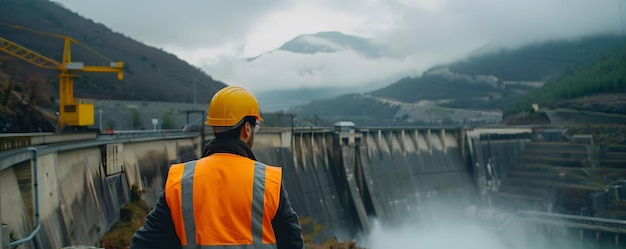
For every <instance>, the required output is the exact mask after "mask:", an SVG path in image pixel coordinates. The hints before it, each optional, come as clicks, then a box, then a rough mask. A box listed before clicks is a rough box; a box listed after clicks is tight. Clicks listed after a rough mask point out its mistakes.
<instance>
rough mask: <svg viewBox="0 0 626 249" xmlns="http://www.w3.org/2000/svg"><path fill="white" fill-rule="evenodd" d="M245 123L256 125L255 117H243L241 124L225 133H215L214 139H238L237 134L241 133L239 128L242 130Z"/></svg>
mask: <svg viewBox="0 0 626 249" xmlns="http://www.w3.org/2000/svg"><path fill="white" fill-rule="evenodd" d="M246 123H250V125H252V126H254V125H256V117H255V116H245V117H244V118H243V122H242V123H241V124H240V125H239V126H237V127H236V128H235V129H231V130H228V131H225V132H219V133H217V132H216V133H215V138H216V139H239V134H240V133H241V128H243V126H244V125H246ZM253 128H254V127H253Z"/></svg>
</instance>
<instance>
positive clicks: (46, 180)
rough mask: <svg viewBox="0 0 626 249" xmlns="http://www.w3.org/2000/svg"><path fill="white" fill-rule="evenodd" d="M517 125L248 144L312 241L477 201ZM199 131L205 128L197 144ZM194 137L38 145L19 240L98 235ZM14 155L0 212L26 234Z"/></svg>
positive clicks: (504, 161)
mask: <svg viewBox="0 0 626 249" xmlns="http://www.w3.org/2000/svg"><path fill="white" fill-rule="evenodd" d="M344 128H345V129H344ZM525 131H526V130H522V131H519V130H515V131H510V132H508V131H506V132H503V131H502V130H493V129H485V130H482V131H480V130H478V129H461V128H458V127H381V128H368V129H357V128H355V127H347V128H346V127H335V128H334V129H333V128H297V129H281V128H275V129H272V128H266V129H262V131H261V132H260V133H259V134H257V135H256V137H255V143H254V146H253V148H252V150H253V152H254V153H255V155H256V157H257V159H258V160H259V161H261V162H264V163H267V164H269V165H274V166H280V167H282V168H283V179H284V181H283V183H284V187H285V189H286V190H287V192H288V194H289V198H290V200H291V203H292V206H293V208H294V209H295V210H296V212H297V213H298V215H299V217H300V218H301V219H300V221H301V223H302V225H303V229H304V236H305V240H307V241H313V242H316V243H320V242H322V243H323V242H324V240H326V239H328V238H333V237H334V238H337V239H340V240H348V239H353V238H356V237H358V236H359V235H361V234H367V233H369V232H370V230H371V229H372V227H373V226H374V225H373V224H374V223H375V222H378V223H380V224H382V225H387V226H397V225H400V224H408V223H410V224H416V223H421V221H423V220H427V219H430V218H432V216H433V215H438V214H440V212H439V211H441V210H443V209H446V210H454V211H457V212H458V211H462V210H464V209H466V208H467V207H469V206H471V205H475V204H476V203H488V202H489V201H490V199H489V198H491V197H492V196H493V195H487V194H483V193H484V192H489V191H491V192H489V193H492V192H494V188H495V189H496V190H497V187H498V186H499V182H500V181H501V180H502V179H505V177H506V175H505V174H502V173H499V172H500V171H501V170H506V169H507V167H516V165H517V164H514V163H513V162H516V161H518V158H519V157H520V151H521V150H523V149H524V148H525V143H526V142H527V138H525V137H516V136H520V135H519V134H520V133H524V132H525ZM498 134H499V135H498ZM503 134H504V135H503ZM506 134H509V135H506ZM211 138H212V137H211V135H207V134H205V138H204V139H205V140H208V139H211ZM201 141H202V139H200V136H199V135H198V134H190V133H189V134H185V135H180V136H171V135H169V136H168V137H153V138H145V139H113V138H111V139H109V140H95V141H91V140H85V141H80V142H76V143H73V144H70V145H69V146H68V145H58V146H55V145H42V146H40V147H38V148H40V149H39V152H38V155H37V169H38V177H37V181H35V182H37V183H38V187H37V188H38V190H39V199H38V200H39V204H40V214H39V215H40V218H41V224H42V226H41V231H40V232H39V234H38V235H37V236H36V237H35V240H34V242H33V243H29V244H26V245H25V248H33V246H34V245H37V247H38V248H59V247H63V246H67V245H80V244H82V245H94V244H97V243H99V242H98V241H99V238H101V237H102V235H104V233H105V232H106V231H108V230H109V229H110V228H111V226H112V225H113V224H115V222H116V221H117V220H119V218H120V215H119V209H120V208H121V207H122V206H123V205H124V204H126V203H127V202H128V201H129V200H130V192H131V191H130V189H131V187H132V186H136V187H137V191H139V192H141V193H142V198H143V199H144V200H145V202H146V203H147V204H148V205H149V206H152V205H153V204H154V202H155V201H156V199H157V197H158V195H159V194H160V192H161V191H162V190H163V186H164V183H165V180H166V176H167V171H168V169H169V166H170V165H171V164H172V163H178V162H184V161H189V160H194V159H197V158H198V157H199V156H200V151H201V148H202V146H201V145H200V144H201ZM14 151H15V150H10V151H8V152H5V153H3V154H2V155H1V156H0V179H1V182H0V193H2V195H0V203H1V204H2V205H1V207H2V210H1V214H2V216H1V218H2V221H3V222H5V223H7V224H8V225H9V227H10V229H11V231H12V232H13V233H14V234H15V236H16V237H17V238H23V237H25V236H27V235H28V234H29V233H30V231H32V230H33V223H34V216H33V212H34V203H35V202H34V201H33V196H32V192H33V191H32V190H33V186H34V185H33V178H34V175H33V172H34V171H33V164H34V161H33V160H32V159H31V158H30V157H28V156H24V155H29V154H28V153H29V151H22V152H19V153H14ZM7 153H8V154H7ZM12 153H14V154H15V155H14V156H10V154H11V155H12ZM16 158H17V159H16Z"/></svg>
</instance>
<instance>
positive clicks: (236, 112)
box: [205, 86, 263, 126]
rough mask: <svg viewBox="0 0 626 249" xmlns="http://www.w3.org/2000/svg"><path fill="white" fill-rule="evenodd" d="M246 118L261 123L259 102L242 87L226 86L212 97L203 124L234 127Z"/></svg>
mask: <svg viewBox="0 0 626 249" xmlns="http://www.w3.org/2000/svg"><path fill="white" fill-rule="evenodd" d="M246 116H254V117H256V119H257V120H259V121H263V119H262V118H261V113H260V111H259V102H257V100H256V98H255V97H254V95H252V93H250V92H249V91H248V90H246V89H244V88H243V87H238V86H228V87H225V88H222V89H221V90H219V91H218V92H217V93H215V95H213V98H212V99H211V103H210V104H209V110H208V115H207V117H206V122H205V124H206V125H209V126H235V125H237V124H238V123H239V121H241V120H242V119H243V118H244V117H246Z"/></svg>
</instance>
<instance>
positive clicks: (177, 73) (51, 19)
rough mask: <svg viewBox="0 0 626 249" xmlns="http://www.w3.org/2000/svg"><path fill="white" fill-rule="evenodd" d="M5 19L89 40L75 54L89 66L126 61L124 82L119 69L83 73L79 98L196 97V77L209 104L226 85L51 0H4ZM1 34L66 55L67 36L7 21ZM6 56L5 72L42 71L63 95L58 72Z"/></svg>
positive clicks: (1, 15) (17, 75) (18, 75)
mask: <svg viewBox="0 0 626 249" xmlns="http://www.w3.org/2000/svg"><path fill="white" fill-rule="evenodd" d="M0 23H4V24H12V25H19V26H22V27H24V28H30V29H34V30H38V31H42V32H47V33H52V34H59V35H65V36H69V37H72V38H74V39H76V40H78V41H79V42H80V43H81V44H82V45H84V46H81V45H77V44H73V45H72V50H71V52H72V59H73V60H74V61H82V62H84V63H85V65H103V64H104V63H108V62H109V61H110V60H111V61H123V62H124V63H125V67H124V80H121V81H118V80H117V78H116V75H114V74H106V73H82V74H81V75H80V76H81V77H80V78H79V79H75V84H74V95H75V97H77V98H93V99H124V100H146V101H173V102H192V101H193V95H194V93H193V90H194V82H195V83H196V84H197V86H196V88H197V96H198V100H197V101H198V102H201V103H207V102H209V101H210V98H211V96H212V95H213V94H214V93H215V92H216V91H218V90H219V89H221V88H222V87H224V86H225V84H224V83H222V82H219V81H216V80H213V79H212V78H211V76H209V75H207V74H205V73H204V72H203V71H202V70H200V69H199V68H196V67H194V66H192V65H190V64H189V63H187V62H185V61H183V60H181V59H180V58H178V57H176V56H175V55H173V54H170V53H167V52H165V51H163V50H162V49H159V48H154V47H150V46H147V45H144V44H142V43H141V42H139V41H136V40H134V39H132V38H130V37H128V36H126V35H124V34H121V33H117V32H115V31H113V30H111V29H109V28H107V27H106V26H104V25H102V24H99V23H95V22H93V21H92V20H90V19H87V18H85V17H82V16H80V15H78V14H76V13H74V12H72V11H70V10H67V9H65V8H63V7H62V6H61V5H59V4H58V3H54V2H51V1H48V0H3V1H0ZM161 32H167V30H162V31H161ZM0 36H1V37H3V38H6V39H8V40H10V41H13V42H15V43H18V44H21V45H22V46H25V47H27V48H29V49H32V50H35V51H37V52H38V53H40V54H41V55H44V56H46V57H50V58H52V59H54V60H57V61H60V60H61V57H62V53H63V40H62V39H60V38H57V37H53V36H45V35H41V34H38V33H34V32H28V31H26V30H24V29H16V28H12V27H9V26H6V25H0ZM85 47H88V48H89V49H86V48H85ZM90 49H93V50H95V51H97V52H98V53H100V54H102V55H104V56H106V57H107V58H110V60H107V59H105V58H102V57H100V56H98V55H97V54H95V53H93V52H92V51H91V50H90ZM0 56H2V57H7V58H9V59H10V62H9V64H11V66H7V67H5V69H4V70H3V72H4V73H5V74H8V75H13V76H14V79H16V80H17V81H19V82H21V81H23V80H24V79H25V78H26V75H29V74H32V73H33V72H37V73H42V74H44V75H45V78H46V79H47V80H48V81H49V85H50V95H52V96H55V97H57V98H58V81H57V79H56V78H55V76H56V75H57V74H58V72H57V71H55V70H40V69H38V68H37V67H36V66H34V65H30V64H28V63H25V62H22V61H21V60H19V59H16V58H12V57H10V56H8V55H6V54H4V53H1V52H0ZM8 69H11V70H10V71H7V70H8Z"/></svg>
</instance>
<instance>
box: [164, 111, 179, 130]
mask: <svg viewBox="0 0 626 249" xmlns="http://www.w3.org/2000/svg"><path fill="white" fill-rule="evenodd" d="M162 119H163V127H162V128H163V129H174V128H176V122H175V121H174V118H173V117H172V113H171V112H165V113H163V117H162Z"/></svg>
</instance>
